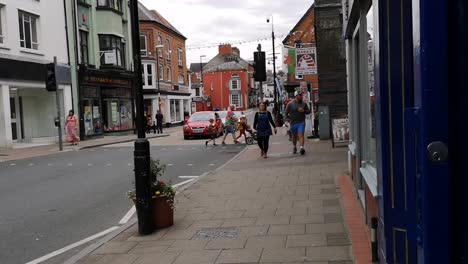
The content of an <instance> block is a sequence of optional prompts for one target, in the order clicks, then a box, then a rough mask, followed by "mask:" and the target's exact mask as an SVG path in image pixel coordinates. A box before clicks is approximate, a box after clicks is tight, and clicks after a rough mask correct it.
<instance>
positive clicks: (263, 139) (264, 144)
mask: <svg viewBox="0 0 468 264" xmlns="http://www.w3.org/2000/svg"><path fill="white" fill-rule="evenodd" d="M257 142H258V146H259V147H260V149H261V150H262V151H263V152H264V153H267V152H268V145H269V144H270V143H269V142H270V136H259V137H258V138H257Z"/></svg>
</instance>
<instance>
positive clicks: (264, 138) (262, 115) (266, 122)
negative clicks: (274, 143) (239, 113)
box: [253, 103, 276, 159]
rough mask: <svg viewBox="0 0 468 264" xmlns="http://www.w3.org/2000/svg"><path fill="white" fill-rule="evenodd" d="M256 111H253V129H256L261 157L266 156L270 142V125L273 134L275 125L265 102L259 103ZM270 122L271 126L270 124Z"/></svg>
mask: <svg viewBox="0 0 468 264" xmlns="http://www.w3.org/2000/svg"><path fill="white" fill-rule="evenodd" d="M258 110H259V111H258V112H257V113H255V119H254V125H253V127H254V129H255V130H256V131H257V140H258V146H259V147H260V150H261V156H262V157H263V158H265V159H266V158H268V155H267V153H268V146H269V144H270V143H269V142H270V136H271V135H272V134H273V133H272V132H271V126H273V128H274V131H275V134H276V126H275V123H274V122H273V118H272V116H271V113H270V112H269V111H267V110H266V104H265V103H260V105H259V107H258ZM270 124H271V126H270Z"/></svg>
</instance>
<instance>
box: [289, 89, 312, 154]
mask: <svg viewBox="0 0 468 264" xmlns="http://www.w3.org/2000/svg"><path fill="white" fill-rule="evenodd" d="M294 96H295V97H296V98H295V99H294V101H292V102H290V103H289V104H288V105H287V106H286V109H285V111H284V114H285V118H286V120H287V121H289V123H290V124H291V125H290V129H291V133H292V136H293V140H292V141H293V145H294V148H293V153H294V154H296V153H297V147H296V145H297V138H298V137H299V144H300V153H301V155H304V154H305V149H304V131H305V116H306V115H308V114H310V109H309V106H308V105H307V104H306V103H304V102H303V101H302V92H301V91H296V92H295V93H294Z"/></svg>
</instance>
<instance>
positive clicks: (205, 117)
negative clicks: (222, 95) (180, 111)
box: [189, 113, 213, 122]
mask: <svg viewBox="0 0 468 264" xmlns="http://www.w3.org/2000/svg"><path fill="white" fill-rule="evenodd" d="M210 118H213V114H212V113H201V114H193V115H192V116H191V117H190V119H189V121H190V122H194V121H209V120H210Z"/></svg>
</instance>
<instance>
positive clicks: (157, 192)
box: [127, 159, 175, 206]
mask: <svg viewBox="0 0 468 264" xmlns="http://www.w3.org/2000/svg"><path fill="white" fill-rule="evenodd" d="M164 172H166V165H164V164H161V162H160V160H155V159H151V161H150V176H151V193H152V196H153V198H155V197H166V198H167V202H169V203H171V206H174V196H175V189H174V187H172V185H171V184H170V182H169V183H166V182H163V181H160V180H158V178H159V177H161V176H162V175H163V174H164ZM127 197H128V198H129V199H135V198H136V191H135V189H133V190H130V191H128V192H127Z"/></svg>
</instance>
